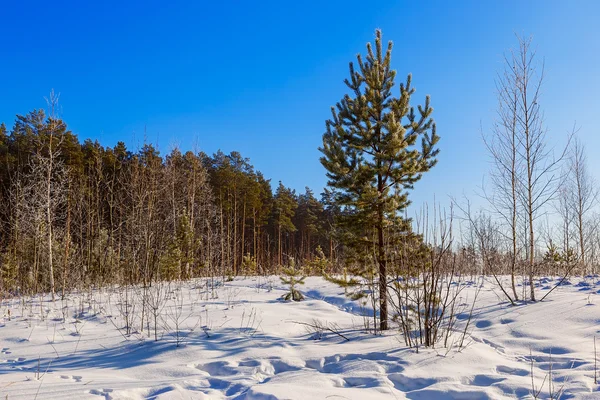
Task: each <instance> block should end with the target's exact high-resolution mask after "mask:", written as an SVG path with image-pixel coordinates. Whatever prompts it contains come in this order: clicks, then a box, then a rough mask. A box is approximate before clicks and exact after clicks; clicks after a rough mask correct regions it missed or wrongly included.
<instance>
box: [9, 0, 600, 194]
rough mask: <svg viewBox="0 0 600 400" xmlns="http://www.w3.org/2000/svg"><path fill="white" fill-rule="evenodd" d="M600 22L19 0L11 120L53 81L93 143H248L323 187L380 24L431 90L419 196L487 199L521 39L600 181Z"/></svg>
mask: <svg viewBox="0 0 600 400" xmlns="http://www.w3.org/2000/svg"><path fill="white" fill-rule="evenodd" d="M122 3H123V4H122ZM599 17H600V2H598V1H573V2H567V1H560V2H559V1H541V0H538V1H533V0H529V1H464V2H461V1H452V2H451V1H430V2H427V6H426V7H424V6H421V5H420V3H418V2H414V1H412V2H405V1H402V2H374V3H372V4H369V2H364V1H343V2H342V1H340V2H334V1H330V2H310V1H306V2H284V1H273V2H266V1H265V2H241V1H222V2H201V1H189V2H179V1H170V2H165V1H160V2H153V1H144V2H134V1H128V2H113V1H101V2H85V1H84V2H82V1H74V0H73V1H55V2H48V1H44V2H32V1H11V2H6V3H5V4H3V6H2V13H0V55H1V58H0V59H1V60H2V61H1V62H0V77H1V79H0V121H4V122H6V124H7V126H8V127H11V126H12V125H13V122H14V119H15V115H16V114H24V113H26V112H28V111H30V110H32V109H34V108H41V107H44V106H45V103H44V100H43V98H44V96H46V95H47V94H48V93H49V91H50V89H51V88H54V89H55V90H56V91H58V92H60V93H61V105H62V116H63V118H64V119H65V121H66V122H67V123H68V124H69V127H70V128H71V130H73V131H74V132H75V133H77V134H78V135H79V137H80V139H84V138H88V137H90V138H93V139H98V140H100V142H101V143H102V144H103V145H108V146H112V145H114V144H115V143H116V142H117V141H119V140H123V141H125V142H126V143H127V145H128V147H129V148H130V149H135V148H136V147H138V146H139V145H140V144H141V143H142V142H143V140H144V132H146V139H147V141H149V142H152V143H157V144H158V146H159V148H160V150H161V152H162V153H163V154H164V153H165V152H167V151H168V150H169V149H170V147H171V146H172V145H173V144H178V145H179V146H180V147H181V148H183V149H190V148H191V147H192V146H193V145H194V143H196V142H197V144H198V146H199V148H200V149H201V150H203V151H205V152H208V153H212V152H214V151H216V150H217V149H222V150H223V151H225V152H230V151H232V150H237V151H240V152H241V153H242V155H244V156H246V157H250V159H251V161H252V163H253V164H254V165H255V167H256V168H257V169H259V170H261V171H262V172H263V173H264V174H265V175H266V176H267V177H269V178H271V179H272V180H273V182H277V181H278V180H282V181H283V182H284V183H285V184H286V185H288V186H291V187H293V188H295V189H297V190H300V191H302V190H303V188H304V186H306V185H308V186H310V187H311V188H313V189H314V190H315V192H317V193H319V192H320V191H321V189H322V188H323V186H324V185H325V183H326V178H325V171H324V169H323V168H322V166H321V165H320V163H319V161H318V158H319V152H318V150H317V147H318V146H319V145H320V144H321V135H322V133H323V131H324V126H325V124H324V121H325V119H326V118H328V117H329V115H330V114H329V113H330V112H329V108H330V106H331V105H333V104H335V103H336V102H337V101H338V100H339V99H340V98H341V97H342V96H343V95H344V94H345V93H346V87H345V86H344V84H343V80H344V79H345V78H346V77H347V75H348V62H349V61H353V60H354V59H355V56H356V54H357V53H359V52H360V53H364V51H365V44H366V42H368V41H371V40H372V39H373V36H374V34H373V32H374V29H375V28H381V29H382V30H383V34H384V38H385V39H386V40H387V39H391V40H393V41H394V43H395V47H394V52H393V58H392V63H393V67H394V68H395V69H396V70H397V71H398V77H399V78H400V79H404V78H405V76H406V75H407V74H408V73H409V72H411V73H412V74H413V84H414V86H415V88H416V89H417V93H416V94H415V96H414V97H413V101H414V104H415V105H416V104H418V103H420V102H422V101H423V99H424V96H425V95H426V94H430V95H431V98H432V105H433V107H434V109H435V111H434V117H435V119H436V121H437V125H438V133H439V135H440V136H441V138H442V139H441V141H440V148H441V153H440V157H439V164H438V166H437V167H436V168H435V169H434V170H433V171H432V172H430V173H429V174H428V175H426V176H425V177H424V178H423V180H422V181H421V182H419V183H418V184H417V185H416V188H415V192H414V193H413V200H414V202H415V203H421V202H423V201H431V200H432V199H433V196H434V195H435V196H436V198H437V199H438V200H441V201H442V202H444V201H445V199H447V196H448V195H453V196H461V195H462V194H463V193H465V194H467V195H469V196H472V195H473V192H474V191H475V190H476V189H477V186H479V185H481V182H482V179H483V177H484V173H485V171H486V170H487V169H488V167H489V165H488V158H487V155H486V154H485V151H484V146H483V144H482V141H481V138H480V133H479V132H480V127H481V126H482V127H483V129H484V130H485V129H487V127H489V125H490V123H491V122H492V118H493V117H494V110H495V105H496V100H495V93H494V77H495V74H496V72H497V71H499V69H500V68H501V66H502V65H501V61H502V54H503V52H505V51H506V50H508V49H509V48H511V47H514V46H515V45H516V40H515V36H514V35H515V33H519V34H523V35H532V36H533V38H534V44H535V46H536V47H537V51H538V54H539V55H540V56H543V57H544V58H545V62H546V72H547V76H546V84H545V86H544V94H543V103H542V107H543V108H544V110H545V114H546V122H547V126H548V129H549V139H550V141H551V143H557V144H560V143H563V142H564V137H565V135H566V133H567V131H568V130H569V129H571V128H572V126H573V124H574V123H575V122H577V125H578V126H580V127H581V130H580V136H581V138H582V140H583V141H584V143H585V144H586V145H587V149H588V153H589V158H590V164H591V165H590V169H591V171H592V173H594V174H595V175H597V176H598V177H600V174H599V173H598V172H600V160H599V159H598V157H596V155H595V154H594V150H595V149H597V148H600V139H599V137H600V128H598V124H597V121H596V116H597V115H598V114H597V113H598V112H597V110H598V109H600V100H598V96H597V93H600V77H599V74H598V71H600V68H599V64H600V28H598V18H599Z"/></svg>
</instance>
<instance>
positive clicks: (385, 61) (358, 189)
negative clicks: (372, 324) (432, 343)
mask: <svg viewBox="0 0 600 400" xmlns="http://www.w3.org/2000/svg"><path fill="white" fill-rule="evenodd" d="M391 56H392V42H391V41H390V42H389V43H388V46H387V50H386V51H385V52H384V50H383V49H382V43H381V31H380V30H377V31H375V49H373V48H372V46H371V43H368V44H367V56H366V59H365V60H363V58H362V56H361V55H358V56H357V61H358V62H357V65H358V69H355V66H354V64H353V63H352V62H351V63H350V79H346V80H345V83H346V85H347V86H348V88H349V89H350V91H351V94H349V95H348V94H347V95H345V96H344V98H343V99H342V100H341V101H340V102H339V103H337V105H336V107H332V109H331V111H332V118H331V119H329V120H327V121H326V128H327V130H326V132H325V134H324V135H323V147H322V148H320V151H321V152H322V153H323V156H322V157H321V163H322V164H323V166H324V167H325V169H326V170H327V177H328V178H329V181H328V186H329V187H331V188H332V189H333V190H334V191H335V201H336V203H338V204H339V205H340V206H341V207H343V209H344V210H345V212H344V216H345V217H344V221H340V222H342V223H343V224H342V227H343V229H345V230H346V234H347V235H346V237H347V238H349V239H348V245H349V246H353V247H361V246H362V247H364V246H365V243H367V244H366V245H367V246H370V247H371V249H374V250H375V259H376V263H377V265H378V270H379V308H380V311H379V312H380V314H379V316H380V329H381V330H385V329H387V328H388V321H387V320H388V317H387V253H388V249H387V245H386V243H388V241H387V240H386V237H385V236H386V232H387V228H388V227H389V226H390V225H391V224H392V223H393V222H394V221H396V222H397V221H398V219H401V216H400V214H401V212H402V211H403V210H405V209H406V207H407V206H408V205H409V200H408V192H407V190H409V189H412V187H413V184H414V183H415V182H416V181H418V180H419V179H420V178H421V176H422V174H423V172H426V171H428V170H429V169H430V168H431V167H433V166H434V165H435V164H436V161H437V160H436V155H437V154H438V150H437V149H436V148H435V145H436V143H437V142H438V140H439V137H438V136H437V135H436V129H435V124H434V122H433V120H432V119H431V113H432V111H433V109H432V108H431V107H430V105H429V96H427V97H426V98H425V106H424V107H422V106H418V108H417V109H418V112H417V113H415V110H414V108H413V107H411V106H410V98H411V96H412V94H413V93H414V91H415V90H414V89H413V88H412V87H411V75H408V78H407V80H406V84H400V93H399V97H394V95H393V94H392V89H393V88H394V79H395V77H396V71H395V70H393V69H391ZM419 138H421V143H420V145H421V146H420V147H419V146H417V139H419ZM404 222H405V224H404V226H405V229H406V230H408V229H410V226H409V224H408V221H404ZM370 238H373V239H370Z"/></svg>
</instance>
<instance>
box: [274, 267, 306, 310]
mask: <svg viewBox="0 0 600 400" xmlns="http://www.w3.org/2000/svg"><path fill="white" fill-rule="evenodd" d="M282 272H283V274H284V275H285V276H280V277H279V279H280V280H281V283H283V284H284V285H289V291H288V292H287V293H285V294H284V295H283V296H282V298H283V300H285V301H290V300H293V301H302V300H304V295H303V294H302V293H301V292H300V291H299V290H298V289H297V285H304V279H306V276H304V274H303V273H302V270H301V269H296V268H295V265H294V262H293V261H292V263H291V265H290V266H289V267H288V268H284V269H283V271H282Z"/></svg>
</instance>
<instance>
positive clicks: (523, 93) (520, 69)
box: [511, 37, 566, 301]
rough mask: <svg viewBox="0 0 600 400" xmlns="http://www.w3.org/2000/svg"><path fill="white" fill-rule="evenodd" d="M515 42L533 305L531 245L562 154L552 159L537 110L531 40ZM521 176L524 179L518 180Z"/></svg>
mask: <svg viewBox="0 0 600 400" xmlns="http://www.w3.org/2000/svg"><path fill="white" fill-rule="evenodd" d="M518 40H519V49H518V50H517V51H516V52H513V53H512V56H511V58H512V60H511V64H512V66H513V68H512V74H513V76H512V77H511V80H512V82H514V83H515V84H516V99H517V104H516V129H517V132H518V146H517V155H518V157H519V159H520V160H521V162H522V163H523V168H524V171H523V172H524V174H521V175H520V176H519V181H518V183H519V186H518V188H519V190H518V193H519V197H520V199H521V203H522V204H523V208H524V214H525V217H526V221H525V222H526V225H527V247H528V249H527V261H528V274H529V290H530V298H531V300H532V301H535V284H534V277H535V268H536V260H535V250H536V247H535V244H536V239H537V235H536V221H537V219H538V218H539V216H540V215H541V214H542V211H543V209H544V207H545V206H546V205H547V204H548V202H549V201H550V200H552V199H553V197H554V195H555V193H556V191H557V190H558V182H559V178H560V174H559V173H557V170H558V167H559V164H560V162H561V160H562V159H563V157H564V155H565V153H566V147H565V150H564V151H563V152H562V154H561V155H560V157H558V158H555V157H554V155H553V149H552V148H550V147H548V144H547V130H546V128H545V127H544V115H543V112H542V110H541V107H540V99H541V88H542V83H543V80H544V65H543V63H542V65H541V68H540V67H538V65H537V59H536V52H535V50H533V49H532V48H531V39H530V38H529V39H522V38H520V37H519V38H518ZM522 175H524V176H522Z"/></svg>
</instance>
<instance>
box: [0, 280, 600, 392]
mask: <svg viewBox="0 0 600 400" xmlns="http://www.w3.org/2000/svg"><path fill="white" fill-rule="evenodd" d="M556 282H557V279H556V278H547V279H546V280H545V281H544V283H543V287H541V288H540V289H539V290H540V294H543V293H545V292H546V291H547V290H549V288H551V287H552V286H553V284H554V283H556ZM284 289H285V288H284V287H283V286H282V285H281V284H280V283H279V280H278V279H277V278H276V277H271V278H268V279H265V278H247V279H236V280H234V281H232V282H225V283H224V284H222V285H221V286H219V287H218V288H217V289H216V290H215V292H214V293H212V291H209V293H206V284H205V282H204V281H193V282H182V283H173V284H171V285H170V286H169V287H167V286H164V287H161V291H160V293H162V294H164V295H165V296H166V299H167V300H166V301H165V302H164V303H163V304H161V307H160V309H159V310H158V311H159V312H160V314H161V316H160V317H158V318H157V321H158V324H157V325H158V327H157V335H158V339H159V340H158V341H154V324H153V322H152V320H153V319H152V318H151V323H150V332H148V330H147V328H148V325H147V324H146V323H145V329H144V332H143V333H140V332H133V333H132V334H131V335H127V334H126V331H125V329H124V326H125V318H124V310H126V308H125V307H124V304H125V303H124V299H125V297H124V291H123V290H122V289H119V288H106V289H102V290H97V291H93V292H83V293H73V294H69V295H68V296H67V299H66V300H60V299H59V300H56V302H55V303H52V301H51V300H50V299H49V298H48V297H44V298H40V297H36V298H21V299H18V298H14V299H7V300H4V301H3V302H2V305H1V309H0V312H1V313H2V314H4V317H3V319H2V322H1V323H0V340H1V343H0V348H1V354H0V398H2V399H4V398H8V399H11V400H13V399H34V398H38V399H61V400H62V399H69V398H73V399H103V398H104V399H261V400H264V399H387V398H395V399H511V398H533V396H532V393H531V392H532V372H533V386H535V388H536V389H535V390H536V394H537V395H538V397H539V398H550V396H551V393H553V394H554V397H555V398H556V394H558V393H561V392H562V396H561V398H563V399H567V398H579V399H597V398H600V393H599V389H600V388H599V386H598V385H597V384H595V383H594V336H595V335H599V333H600V331H599V329H600V309H599V307H600V297H599V296H600V282H598V279H596V278H591V277H588V278H586V279H583V278H572V279H570V280H569V282H568V283H563V285H561V287H559V288H557V289H556V290H555V291H554V292H552V294H551V295H550V296H549V297H548V298H547V300H545V301H544V302H541V303H539V302H538V303H535V304H521V305H517V306H510V305H509V304H507V303H506V302H503V301H502V299H501V298H500V297H499V296H498V292H499V291H498V289H497V288H495V286H494V284H493V283H492V282H491V281H488V280H486V281H485V282H484V284H483V289H482V290H481V292H480V294H479V297H478V302H477V306H476V309H475V315H474V318H473V320H472V321H471V324H470V327H471V328H470V329H469V334H468V336H467V338H466V339H465V344H466V345H465V346H463V347H462V348H459V347H458V338H459V334H458V333H457V334H455V335H454V337H453V338H452V341H451V342H452V343H453V345H452V346H451V347H450V348H449V349H446V348H443V347H441V346H440V347H436V348H434V349H426V348H420V349H419V351H418V352H417V351H415V349H408V348H406V347H405V345H404V341H403V339H402V337H401V336H400V335H399V333H398V331H397V330H390V331H388V332H386V333H385V334H383V335H377V336H374V335H372V334H368V333H365V332H364V328H363V326H364V325H363V322H364V321H363V316H362V315H364V314H368V313H369V310H368V309H365V308H364V307H363V306H362V305H361V304H359V303H357V302H353V301H350V300H349V299H348V298H346V297H345V296H344V292H343V289H340V288H339V287H337V286H335V285H333V284H331V283H329V282H326V281H324V280H322V279H321V278H316V277H310V278H307V279H306V284H305V285H304V286H302V287H300V290H302V291H303V293H304V294H305V295H306V296H307V300H306V301H303V302H287V303H286V302H283V301H281V300H280V299H279V298H280V297H281V295H282V294H283V293H285V292H284ZM154 290H157V292H156V293H158V288H157V289H154ZM475 290H476V285H475V284H473V283H471V284H468V287H466V288H465V290H464V296H465V299H464V300H465V301H466V302H467V301H469V299H471V298H472V297H471V296H473V295H474V293H475ZM141 293H142V292H141V289H139V288H137V289H136V290H133V291H132V290H129V292H128V296H129V301H130V302H131V298H134V299H137V300H134V302H133V303H131V304H135V309H133V308H131V313H130V314H129V315H130V317H129V318H131V316H132V315H133V316H134V317H135V319H134V325H135V326H137V329H138V330H139V325H140V321H139V315H140V314H141V311H140V310H141V304H140V302H139V298H140V296H141ZM160 293H159V294H160ZM212 294H215V295H218V298H212V297H213V296H212ZM207 297H208V299H207ZM9 311H10V318H9ZM151 314H152V313H151ZM458 318H459V325H458V326H457V330H459V331H460V330H461V329H463V328H464V324H465V323H466V321H467V316H466V315H464V314H462V315H459V316H458ZM314 321H320V322H322V323H327V324H329V326H336V327H339V329H340V333H343V335H344V336H346V337H348V338H349V339H350V340H348V341H346V340H344V338H342V337H340V336H338V335H335V334H334V333H331V332H329V333H327V332H325V333H323V335H322V336H321V338H320V339H319V340H315V339H316V337H317V336H316V335H315V334H314V332H309V331H307V327H306V325H302V324H299V323H298V322H300V323H308V324H311V323H313V322H314ZM176 326H178V327H179V328H178V329H177V328H176ZM177 332H179V334H177ZM178 337H179V339H178ZM597 344H598V348H599V350H600V339H599V340H598V343H597ZM537 391H539V393H537Z"/></svg>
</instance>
